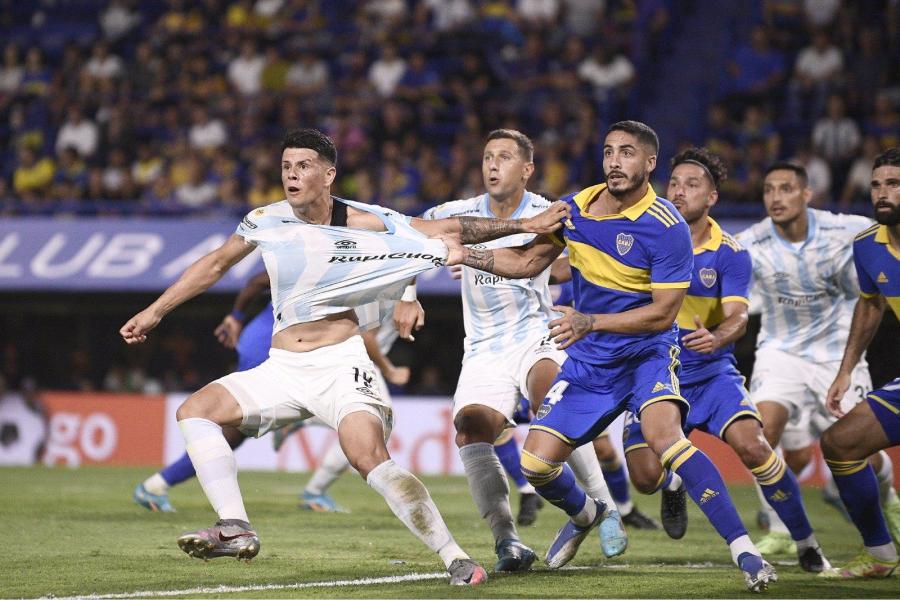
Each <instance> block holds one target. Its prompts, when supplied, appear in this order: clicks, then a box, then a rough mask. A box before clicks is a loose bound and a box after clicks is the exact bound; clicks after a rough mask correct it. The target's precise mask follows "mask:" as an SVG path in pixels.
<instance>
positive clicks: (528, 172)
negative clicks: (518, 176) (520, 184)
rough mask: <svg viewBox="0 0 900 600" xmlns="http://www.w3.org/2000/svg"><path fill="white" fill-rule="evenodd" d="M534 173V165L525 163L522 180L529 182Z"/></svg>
mask: <svg viewBox="0 0 900 600" xmlns="http://www.w3.org/2000/svg"><path fill="white" fill-rule="evenodd" d="M533 173H534V163H533V162H528V163H525V166H524V167H523V168H522V180H523V181H528V180H529V179H530V178H531V176H532V174H533Z"/></svg>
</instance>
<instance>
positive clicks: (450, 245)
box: [442, 235, 562, 279]
mask: <svg viewBox="0 0 900 600" xmlns="http://www.w3.org/2000/svg"><path fill="white" fill-rule="evenodd" d="M442 239H443V241H444V243H445V244H446V245H447V250H448V254H447V266H453V265H465V266H467V267H472V268H473V269H478V270H479V271H486V272H488V273H493V274H495V275H500V276H501V277H508V278H510V279H525V278H527V277H535V276H537V275H538V274H539V273H540V272H541V271H543V270H544V269H546V268H547V267H549V266H550V264H551V263H553V261H554V260H556V258H557V257H558V256H559V253H560V252H562V247H561V246H559V245H558V244H555V243H553V241H552V240H551V239H550V238H549V237H548V236H546V235H540V236H538V237H536V238H535V239H534V240H532V241H531V242H530V243H528V244H525V245H524V246H517V247H515V248H497V249H494V250H482V249H475V248H468V247H466V246H463V245H462V244H460V243H459V242H458V241H457V240H456V239H455V238H454V237H453V236H448V237H443V238H442Z"/></svg>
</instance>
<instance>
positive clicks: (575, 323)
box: [572, 312, 594, 337]
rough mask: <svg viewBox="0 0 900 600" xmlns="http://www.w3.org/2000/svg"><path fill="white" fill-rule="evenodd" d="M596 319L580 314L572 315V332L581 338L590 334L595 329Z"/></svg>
mask: <svg viewBox="0 0 900 600" xmlns="http://www.w3.org/2000/svg"><path fill="white" fill-rule="evenodd" d="M593 325H594V319H593V318H592V317H591V316H590V315H586V314H584V313H580V312H574V313H572V331H574V332H575V333H576V334H577V335H578V336H579V337H581V336H583V335H585V334H588V333H590V332H591V330H592V329H593Z"/></svg>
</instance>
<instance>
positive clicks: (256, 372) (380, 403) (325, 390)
mask: <svg viewBox="0 0 900 600" xmlns="http://www.w3.org/2000/svg"><path fill="white" fill-rule="evenodd" d="M213 383H218V384H220V385H222V386H224V387H225V389H227V390H228V391H229V392H230V393H231V395H232V396H234V398H235V399H236V400H237V402H238V404H240V405H241V410H242V411H243V413H244V415H243V419H242V420H241V426H240V428H239V429H240V430H241V431H242V432H244V433H246V434H248V435H254V436H256V437H260V436H262V435H263V434H265V433H266V432H267V431H269V430H272V429H277V428H279V427H282V426H284V425H287V424H289V423H293V422H296V421H300V420H304V419H309V418H310V417H313V416H315V417H318V418H319V419H321V421H322V424H324V425H327V426H328V427H331V428H332V429H337V427H338V424H339V423H340V422H341V419H343V418H344V417H345V416H346V415H348V414H350V413H351V412H356V411H359V410H363V411H366V412H371V413H372V414H374V415H375V416H377V417H378V418H379V419H381V421H382V423H383V424H384V428H385V436H387V434H388V433H389V432H390V430H391V424H392V423H391V405H390V400H389V399H388V398H386V397H384V396H382V392H381V385H380V383H379V378H378V374H377V369H376V368H375V365H374V364H373V363H372V361H371V359H370V358H369V356H368V355H367V354H366V348H365V346H364V345H363V341H362V338H361V337H359V336H358V335H355V336H353V337H351V338H349V339H347V340H345V341H343V342H341V343H339V344H334V345H332V346H325V347H323V348H317V349H316V350H311V351H309V352H290V351H288V350H280V349H278V348H272V349H271V350H270V351H269V358H268V359H266V360H265V362H263V363H262V364H261V365H259V366H258V367H255V368H253V369H250V370H248V371H239V372H237V373H231V374H230V375H226V376H225V377H222V378H220V379H217V380H215V381H214V382H213Z"/></svg>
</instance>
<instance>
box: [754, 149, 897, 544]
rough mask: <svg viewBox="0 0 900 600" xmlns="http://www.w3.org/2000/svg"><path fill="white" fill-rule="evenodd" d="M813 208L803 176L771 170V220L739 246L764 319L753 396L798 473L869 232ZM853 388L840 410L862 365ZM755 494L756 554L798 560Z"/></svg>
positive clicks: (795, 169)
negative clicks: (760, 516)
mask: <svg viewBox="0 0 900 600" xmlns="http://www.w3.org/2000/svg"><path fill="white" fill-rule="evenodd" d="M811 198H812V190H811V189H810V187H809V185H808V178H807V174H806V170H805V169H804V168H803V167H800V166H797V165H794V164H791V163H777V164H774V165H772V166H771V167H769V168H768V169H767V170H766V174H765V179H764V183H763V202H764V204H765V207H766V212H767V213H768V215H769V216H768V217H767V218H765V219H763V220H762V221H760V222H759V223H757V224H755V225H753V226H751V227H749V228H747V229H745V230H744V231H742V232H740V233H739V234H738V235H737V236H736V238H737V240H738V242H740V243H741V244H742V245H743V246H744V248H746V249H747V250H748V251H749V252H750V257H751V258H752V259H753V279H752V282H751V288H750V289H751V293H750V297H751V304H753V305H756V306H758V307H759V309H760V311H761V314H762V323H761V330H760V334H759V338H758V340H757V348H756V362H755V365H754V367H753V376H752V378H751V380H750V396H751V398H752V400H753V403H754V404H755V405H756V407H757V409H758V410H759V412H760V415H761V416H762V421H763V432H764V434H765V436H766V440H767V441H768V442H769V445H770V446H772V447H773V448H775V447H777V446H778V445H779V444H781V445H782V447H783V448H784V450H785V451H795V453H797V452H799V454H800V459H799V460H795V461H794V462H793V463H789V464H790V466H791V468H792V469H793V470H794V471H795V472H799V469H802V467H803V466H805V464H806V462H807V461H808V460H809V458H808V457H809V456H810V453H809V451H808V448H809V447H810V446H811V445H812V443H813V442H814V441H815V439H816V438H818V437H819V435H821V432H822V431H824V429H825V428H826V427H827V426H828V424H829V423H830V422H833V421H834V418H833V417H831V415H829V414H828V413H827V410H826V409H825V399H826V394H827V392H828V385H829V384H830V382H831V381H832V380H833V379H834V376H835V374H836V373H837V371H838V367H839V365H840V361H841V353H842V349H843V347H844V346H845V345H846V343H847V336H848V334H849V328H850V320H851V317H852V314H853V302H854V299H855V298H856V297H858V295H859V286H858V283H857V277H856V273H855V272H854V269H853V257H852V246H851V243H852V241H853V237H854V236H855V235H856V234H857V233H859V232H860V231H861V230H863V229H865V228H866V227H869V226H870V225H871V224H872V222H871V220H870V219H868V218H866V217H861V216H855V215H843V214H834V213H830V212H827V211H824V210H816V209H813V208H809V207H808V204H809V201H810V199H811ZM860 356H862V355H860ZM851 379H852V381H851V384H850V386H849V387H848V389H847V393H846V394H845V396H844V398H843V402H844V410H849V408H850V407H851V406H853V405H854V404H856V403H857V402H860V401H861V400H862V399H863V398H864V397H865V395H866V394H867V393H868V392H869V391H870V390H871V389H872V383H871V378H870V376H869V372H868V368H867V365H866V363H865V361H864V360H862V359H860V361H859V362H858V363H857V364H854V365H853V370H852V378H851ZM820 423H824V426H823V425H820ZM872 465H873V467H874V468H875V471H876V473H877V476H878V478H879V481H880V485H881V487H882V490H883V491H882V493H883V500H882V501H883V503H885V506H886V507H887V515H888V519H889V520H891V519H892V518H897V519H900V512H898V511H900V501H898V500H897V496H896V493H895V492H894V491H893V487H892V484H893V465H892V464H891V460H890V458H889V457H888V455H887V454H885V453H883V452H882V453H879V454H878V455H876V456H874V457H872ZM757 489H758V491H760V494H761V498H762V499H763V502H764V508H765V510H766V511H767V512H768V513H769V514H768V520H769V522H770V524H771V530H770V532H769V533H768V534H767V535H766V536H765V537H764V538H763V539H761V540H760V542H759V548H760V550H761V551H762V552H763V553H765V554H788V553H792V552H796V551H798V550H799V549H798V548H796V544H795V543H794V540H793V539H792V538H791V534H790V532H789V531H788V528H787V526H786V525H785V524H784V523H783V522H782V520H781V519H779V518H778V515H777V514H776V513H775V511H774V510H773V509H772V508H771V507H770V506H769V505H770V504H771V503H770V502H769V500H768V499H767V497H766V494H764V493H762V491H761V490H759V488H757ZM891 515H896V517H892V516H891Z"/></svg>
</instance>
